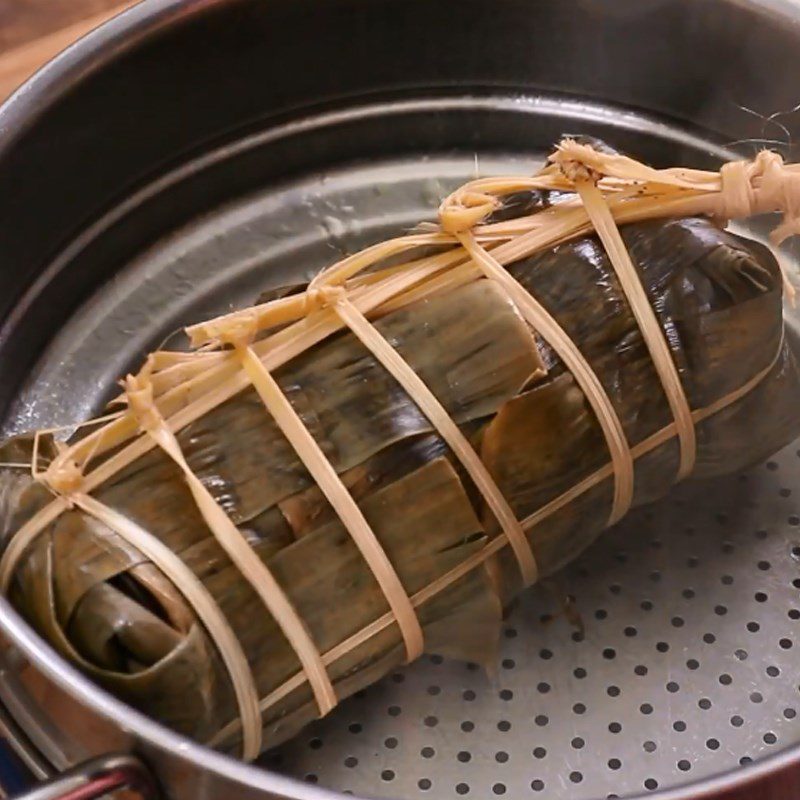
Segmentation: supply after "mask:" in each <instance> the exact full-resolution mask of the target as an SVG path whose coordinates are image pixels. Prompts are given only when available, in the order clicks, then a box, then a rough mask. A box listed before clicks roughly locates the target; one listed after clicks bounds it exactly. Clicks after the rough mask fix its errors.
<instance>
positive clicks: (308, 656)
mask: <svg viewBox="0 0 800 800" xmlns="http://www.w3.org/2000/svg"><path fill="white" fill-rule="evenodd" d="M147 378H148V375H147V372H146V371H145V372H144V374H143V375H140V376H139V377H134V376H129V377H128V379H127V381H126V384H127V396H128V401H129V405H130V407H131V410H132V411H133V412H134V414H136V418H137V419H138V420H139V424H140V426H141V428H142V430H143V431H144V432H145V433H146V434H147V435H148V436H150V437H151V438H152V439H153V441H154V442H155V443H156V444H157V445H158V446H159V447H160V448H161V449H162V450H163V451H164V453H165V454H166V455H167V456H169V458H171V459H172V460H173V461H174V462H175V464H176V465H177V466H178V468H179V469H180V470H181V472H182V473H183V476H184V479H185V480H186V484H187V486H188V487H189V491H190V492H191V493H192V497H193V498H194V501H195V504H196V505H197V508H198V510H199V511H200V514H201V516H202V517H203V521H204V522H205V523H206V525H207V526H208V529H209V530H210V531H211V533H212V534H213V535H214V538H215V539H216V540H217V542H219V544H220V546H221V547H222V549H223V550H224V551H225V552H226V553H227V555H228V557H229V558H230V560H231V562H232V563H233V564H235V565H236V568H237V569H238V570H239V572H240V573H241V574H242V577H243V578H244V579H245V580H246V581H247V582H248V583H249V584H250V586H251V587H252V589H253V591H254V592H255V593H256V594H257V595H258V597H259V598H260V599H261V601H262V603H263V604H264V606H265V607H266V609H267V611H269V613H270V614H271V615H272V616H273V618H274V619H275V622H276V623H277V625H278V627H279V628H280V629H281V631H282V633H283V635H284V636H285V637H286V639H287V640H288V641H289V644H290V645H291V646H292V649H293V650H294V651H295V653H296V654H297V658H298V660H299V661H300V664H301V666H302V667H303V670H304V672H305V674H306V676H307V677H308V681H309V683H310V684H311V688H312V689H313V691H314V697H315V698H316V701H317V705H318V706H319V710H320V713H321V714H322V715H323V716H324V715H325V714H327V713H328V712H329V711H331V709H333V708H334V707H335V706H336V703H337V702H338V701H337V699H336V692H335V691H334V690H333V685H332V684H331V682H330V679H329V678H328V673H327V672H326V671H325V667H324V666H323V664H322V661H321V659H320V655H319V650H318V649H317V646H316V645H315V644H314V641H313V640H312V638H311V635H310V634H309V632H308V629H307V628H306V626H305V623H304V622H303V620H302V618H301V617H300V615H299V614H298V613H297V611H296V610H295V608H294V606H293V605H292V603H291V601H290V600H289V598H288V597H287V596H286V593H285V592H284V591H283V589H282V588H281V586H280V584H279V583H278V582H277V581H276V580H275V577H274V576H273V574H272V572H270V570H269V568H268V567H267V565H266V564H264V562H263V561H262V560H261V559H260V558H259V557H258V556H257V555H256V553H255V552H254V550H253V549H252V547H251V546H250V544H249V543H248V541H247V539H246V538H245V537H244V535H243V534H242V532H241V531H240V530H239V529H238V528H237V527H236V526H235V525H234V524H233V522H232V521H231V519H230V517H229V516H228V515H227V514H226V513H225V511H224V510H223V509H222V507H221V506H220V505H219V503H217V501H216V500H215V499H214V498H213V496H212V495H211V492H209V491H208V489H207V488H206V486H205V485H204V484H203V482H202V481H201V480H200V479H199V478H198V477H197V475H195V474H194V472H193V471H192V468H191V467H190V466H189V464H188V463H187V462H186V458H185V457H184V455H183V452H182V451H181V447H180V444H179V443H178V440H177V439H176V438H175V434H174V433H172V431H171V430H170V429H169V428H168V427H167V426H166V424H165V422H164V418H163V417H162V416H161V414H160V413H159V411H158V409H157V408H156V405H155V403H154V402H153V392H152V387H151V386H150V384H149V382H148V380H147Z"/></svg>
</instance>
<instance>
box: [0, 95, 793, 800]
mask: <svg viewBox="0 0 800 800" xmlns="http://www.w3.org/2000/svg"><path fill="white" fill-rule="evenodd" d="M435 102H436V105H435V108H436V111H437V114H445V115H446V114H448V113H451V114H452V115H473V116H476V117H480V118H482V119H487V120H490V121H491V120H493V119H496V120H497V124H505V122H504V120H507V118H508V115H509V114H511V115H512V116H513V117H514V118H515V119H516V120H517V123H516V124H517V125H522V126H528V129H529V132H530V137H529V138H530V141H531V142H538V143H541V145H542V146H544V145H545V144H546V143H547V142H549V141H550V139H551V138H552V132H553V130H555V129H556V128H558V129H560V130H564V131H571V132H587V133H594V134H599V135H602V136H604V137H605V138H607V139H608V140H609V141H611V142H618V141H620V140H624V142H625V146H626V147H627V148H628V149H629V150H632V151H633V150H634V148H632V147H631V144H632V143H638V147H637V148H635V152H636V154H637V155H642V156H643V157H645V158H647V157H648V156H650V155H653V154H656V157H660V158H662V159H663V158H666V159H670V158H672V157H674V158H675V160H678V161H681V162H687V161H688V162H693V163H703V164H705V163H709V160H714V159H715V158H718V157H724V156H725V153H724V152H723V151H722V150H720V149H719V148H718V147H716V146H715V145H714V144H712V143H709V142H706V141H704V140H703V139H701V138H696V137H693V136H690V135H688V134H686V133H685V132H682V131H679V130H676V129H673V128H670V127H668V126H665V125H663V124H661V123H658V122H654V121H652V120H649V119H645V118H642V117H638V116H635V115H631V114H628V113H625V112H622V111H618V110H614V109H608V108H604V107H598V106H592V105H589V104H578V103H569V102H564V101H563V100H558V99H554V98H548V97H495V98H482V99H475V98H471V99H468V100H459V101H453V102H452V109H451V110H450V112H448V110H447V108H446V102H445V101H442V100H441V99H439V100H436V101H435ZM443 103H445V108H444V111H443V110H442V109H443ZM399 107H400V106H399V105H396V106H394V108H395V109H397V108H399ZM424 110H425V109H424V103H422V104H420V103H417V104H416V106H415V109H414V113H424ZM401 111H402V109H401ZM384 112H385V109H384V110H380V109H379V110H376V111H375V113H384ZM365 113H367V112H365ZM397 113H400V112H397ZM317 122H318V123H319V120H318V121H317ZM323 122H324V121H323ZM320 124H321V123H320ZM270 135H273V136H274V135H275V134H274V133H273V134H270ZM268 146H269V140H268V137H260V136H258V135H256V136H254V137H252V138H250V139H248V140H243V141H242V142H240V143H238V144H237V145H236V148H238V152H239V153H241V152H242V151H244V150H247V149H248V148H253V149H256V148H263V147H268ZM235 155H236V152H234V151H232V150H231V149H230V148H227V149H226V150H224V151H219V152H218V153H216V154H212V155H211V156H210V157H209V156H206V157H204V163H203V164H202V165H201V164H197V165H194V166H193V167H192V166H190V167H189V168H187V169H185V170H183V172H182V174H181V175H177V174H176V175H175V176H173V178H171V179H170V178H169V177H168V178H167V179H165V181H164V182H162V185H160V186H154V187H151V188H150V189H149V190H146V192H145V195H144V196H143V197H144V200H146V199H147V191H149V192H150V193H151V196H152V197H156V196H157V195H158V194H159V193H160V192H165V191H167V190H168V188H169V185H170V180H173V181H174V182H179V181H180V180H183V179H185V178H186V176H187V175H191V174H193V173H192V170H193V169H194V170H196V171H200V170H201V169H205V168H207V167H208V165H209V163H211V162H213V161H214V159H217V160H218V162H219V163H223V162H224V161H225V160H226V159H232V158H233V157H234V156H235ZM542 156H543V151H537V150H535V149H531V150H529V151H517V152H511V153H506V152H495V151H492V152H477V153H475V152H472V151H467V150H463V149H460V150H458V151H448V152H446V153H441V152H424V153H419V154H416V155H415V156H413V157H403V158H401V159H396V158H395V159H390V158H386V159H377V160H374V161H371V162H370V163H369V164H355V165H352V164H351V165H347V166H345V167H342V168H333V169H331V170H330V171H328V172H325V173H324V174H320V173H315V174H307V175H302V176H299V177H298V178H297V179H296V180H293V181H292V182H289V183H285V184H283V185H280V186H269V187H267V188H265V189H264V190H263V191H261V192H259V193H257V194H253V195H248V196H247V197H243V198H242V199H241V200H239V201H237V202H235V203H232V204H229V205H226V206H224V207H221V208H218V209H217V210H215V211H214V212H213V213H210V214H207V215H206V216H204V217H202V218H200V219H196V220H195V221H193V222H192V223H191V224H190V225H189V226H187V227H185V228H183V229H180V230H176V231H175V232H174V233H172V234H171V235H169V236H167V237H165V238H163V239H162V240H160V241H158V242H155V243H153V244H152V246H151V247H150V248H149V249H147V250H146V251H143V252H141V253H140V254H139V256H138V257H137V258H135V259H134V260H132V261H131V262H130V263H129V264H128V265H127V267H126V268H125V269H124V270H122V271H121V272H120V273H119V274H118V275H117V276H116V277H115V278H113V279H112V280H111V281H110V282H109V283H107V284H106V285H104V286H103V287H102V288H100V289H99V290H98V291H97V292H96V293H95V294H94V295H93V296H92V297H91V298H90V299H89V300H87V302H86V303H85V304H84V306H83V307H82V308H81V309H80V311H79V312H78V313H76V314H75V315H74V316H73V318H72V319H71V320H70V322H69V324H68V325H67V326H66V327H64V328H63V330H62V331H61V332H60V333H59V334H58V335H57V336H56V338H55V339H54V340H53V342H52V344H51V346H50V347H49V349H48V351H47V353H46V355H45V356H44V358H43V359H42V360H41V361H40V362H39V364H38V366H37V367H36V369H35V370H34V371H33V373H32V374H31V377H30V380H29V381H28V384H27V386H26V388H25V390H24V392H23V393H22V394H21V396H20V398H19V401H18V403H17V404H16V406H15V408H14V409H13V411H12V413H11V414H10V415H9V417H8V418H7V420H6V422H5V432H6V433H10V432H14V431H19V430H25V429H30V428H32V427H35V426H44V425H52V424H62V423H63V424H66V423H69V422H72V421H75V420H78V419H83V418H85V417H87V416H88V415H89V414H91V413H93V412H96V411H98V410H99V409H100V408H101V407H102V403H103V401H104V400H105V399H107V398H108V396H109V390H110V388H111V387H113V384H114V382H115V380H116V379H117V378H118V377H119V376H120V375H121V374H123V373H124V371H125V370H126V369H129V368H131V367H133V366H135V365H136V363H137V362H138V361H139V359H140V358H141V356H142V354H143V353H144V352H146V350H148V349H150V348H153V347H155V346H157V345H158V344H159V343H160V342H161V341H162V340H163V339H164V337H165V336H167V335H168V334H169V333H170V332H172V331H174V330H175V329H176V328H178V327H180V326H181V325H182V324H185V323H187V322H189V321H195V320H197V319H200V318H203V317H207V316H209V315H211V314H215V313H218V312H221V311H224V310H226V309H228V308H230V307H232V306H240V305H246V304H249V303H250V302H252V300H253V299H254V298H255V297H256V296H257V295H258V294H259V292H260V291H262V290H263V289H264V288H267V287H270V286H275V285H279V284H282V283H285V282H287V281H295V280H296V279H297V278H300V277H309V276H310V275H312V274H313V273H314V272H315V271H316V270H317V269H319V268H320V267H322V266H324V265H325V264H327V263H330V262H331V261H332V260H335V259H336V258H337V257H339V256H341V254H343V253H346V252H352V251H353V250H355V249H357V248H358V247H360V246H363V245H364V244H367V243H369V242H372V241H376V240H378V239H380V238H384V237H385V236H387V235H390V234H392V233H396V232H397V231H399V230H403V229H405V228H408V227H410V226H412V225H413V224H415V223H416V222H418V221H419V220H421V219H426V218H427V219H430V218H432V217H433V213H434V211H435V208H436V206H437V205H438V202H439V200H440V199H441V197H443V196H444V195H445V194H446V193H447V192H448V191H449V190H450V189H452V188H453V187H455V186H456V185H457V184H459V183H460V182H462V181H464V180H466V179H469V178H470V177H473V176H474V175H475V174H476V172H477V173H478V174H482V175H489V174H499V173H519V172H530V171H532V170H533V169H534V168H535V167H536V165H537V164H538V163H540V161H541V158H542ZM111 216H112V217H113V214H112V215H111ZM101 224H102V223H101ZM799 411H800V410H799ZM798 487H800V450H798V446H797V445H793V446H791V447H788V448H786V449H785V451H783V452H782V453H779V454H777V455H776V456H775V457H774V458H773V460H771V461H769V462H768V463H766V464H764V465H761V466H759V467H757V468H756V469H754V470H752V471H750V472H748V473H746V474H743V475H733V476H730V477H729V478H725V479H723V480H719V481H714V482H704V483H687V484H686V485H683V486H680V487H677V488H676V489H675V490H674V491H673V492H672V494H671V495H670V496H669V498H668V499H667V500H665V501H664V502H662V503H660V504H658V505H655V506H652V507H648V508H645V509H640V510H637V511H634V512H633V513H631V514H630V515H629V517H628V518H627V519H626V520H625V521H624V522H623V523H622V524H621V525H619V526H618V527H617V528H615V529H614V530H612V531H609V532H608V533H607V534H606V535H605V536H603V537H602V538H601V540H600V541H598V542H597V544H596V545H594V546H593V547H592V548H591V549H590V550H589V551H588V552H587V553H585V554H584V555H583V556H582V557H581V558H580V559H579V560H578V561H577V562H576V563H575V564H573V565H572V566H571V567H570V568H568V569H567V570H566V571H565V572H564V573H563V575H562V577H561V586H562V588H563V590H564V591H565V592H568V593H570V594H572V595H573V596H574V598H575V606H576V608H577V610H578V612H579V613H580V617H581V619H582V621H583V624H584V632H583V633H581V632H580V631H579V630H577V629H576V628H575V627H574V626H573V625H572V624H570V622H568V621H567V620H566V619H565V618H564V615H563V613H562V612H561V609H560V607H559V606H558V604H557V603H555V602H554V599H553V595H552V593H548V592H547V591H545V590H544V589H543V588H535V589H534V590H532V591H530V592H528V593H527V594H525V595H524V596H523V597H522V598H521V599H520V601H519V603H518V605H517V606H516V607H515V608H514V609H513V611H512V612H511V613H510V615H509V617H508V619H507V621H506V623H505V625H504V635H503V637H502V648H501V652H500V653H499V658H498V664H497V670H496V674H495V675H494V676H488V675H486V674H485V673H483V672H482V670H480V669H478V668H477V667H476V666H475V665H470V664H463V663H458V662H454V661H450V660H446V659H442V658H440V657H437V656H435V655H431V656H426V657H424V658H423V659H422V660H421V661H420V662H418V663H416V664H414V665H412V666H410V667H408V668H406V669H404V670H402V671H398V672H396V673H394V674H392V675H390V676H389V677H388V678H387V679H385V680H383V681H382V682H380V683H379V684H377V685H376V686H374V687H371V688H369V689H368V690H366V691H365V692H361V693H359V694H358V695H357V696H356V697H354V698H351V699H350V700H347V701H346V702H344V703H342V705H341V706H340V707H339V708H338V709H337V710H336V711H335V712H334V713H332V714H331V715H330V716H329V717H328V718H326V719H325V720H322V721H319V722H318V723H316V724H314V725H312V726H311V727H309V728H308V729H306V730H305V731H304V732H303V733H302V734H301V735H300V736H298V737H297V738H296V739H295V740H293V741H292V742H290V743H288V744H286V745H284V746H282V747H280V748H278V749H276V750H274V751H272V752H271V753H268V754H267V755H266V756H265V757H264V758H263V760H262V763H263V764H264V765H265V766H266V767H267V768H268V769H274V770H277V771H279V772H282V773H286V774H289V775H293V776H297V777H300V778H304V779H305V780H307V781H310V782H314V783H318V784H320V785H322V786H326V787H329V788H332V789H336V790H340V791H344V792H347V793H355V794H361V795H366V796H371V797H393V798H422V797H435V798H437V800H444V798H461V797H467V798H469V797H475V798H482V800H483V798H487V797H492V796H498V797H501V796H505V797H508V798H542V800H546V799H547V798H564V797H569V798H574V800H581V799H582V798H586V799H587V800H588V799H589V798H591V799H592V800H594V799H595V798H605V797H614V796H619V797H627V796H638V795H640V794H648V793H649V792H653V791H655V790H657V789H665V788H674V787H676V786H679V785H682V784H686V783H687V782H694V781H698V780H699V779H701V778H704V777H708V776H711V775H714V774H718V773H721V772H724V771H727V770H729V769H731V768H738V767H739V766H740V765H747V764H749V763H751V762H754V761H757V760H758V759H761V758H763V757H765V756H766V755H768V754H771V753H774V752H776V751H777V750H779V749H781V748H785V747H788V746H790V745H796V744H797V743H798V742H800V719H798V718H797V714H798V710H800V687H799V686H798V682H799V681H800V678H798V674H797V669H796V665H797V663H798V662H797V648H800V641H796V640H797V639H798V632H799V631H800V502H798V492H800V489H798Z"/></svg>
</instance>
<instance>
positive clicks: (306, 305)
mask: <svg viewBox="0 0 800 800" xmlns="http://www.w3.org/2000/svg"><path fill="white" fill-rule="evenodd" d="M346 295H347V291H346V289H345V288H344V287H343V286H331V285H329V284H324V283H323V284H322V285H321V286H315V285H314V283H313V282H312V283H310V284H309V286H308V288H307V289H306V291H305V293H304V295H303V313H304V314H305V315H308V314H311V313H313V312H314V311H320V310H321V309H323V308H326V307H327V306H332V305H335V304H336V303H338V302H339V301H340V300H342V299H344V297H345V296H346Z"/></svg>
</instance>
